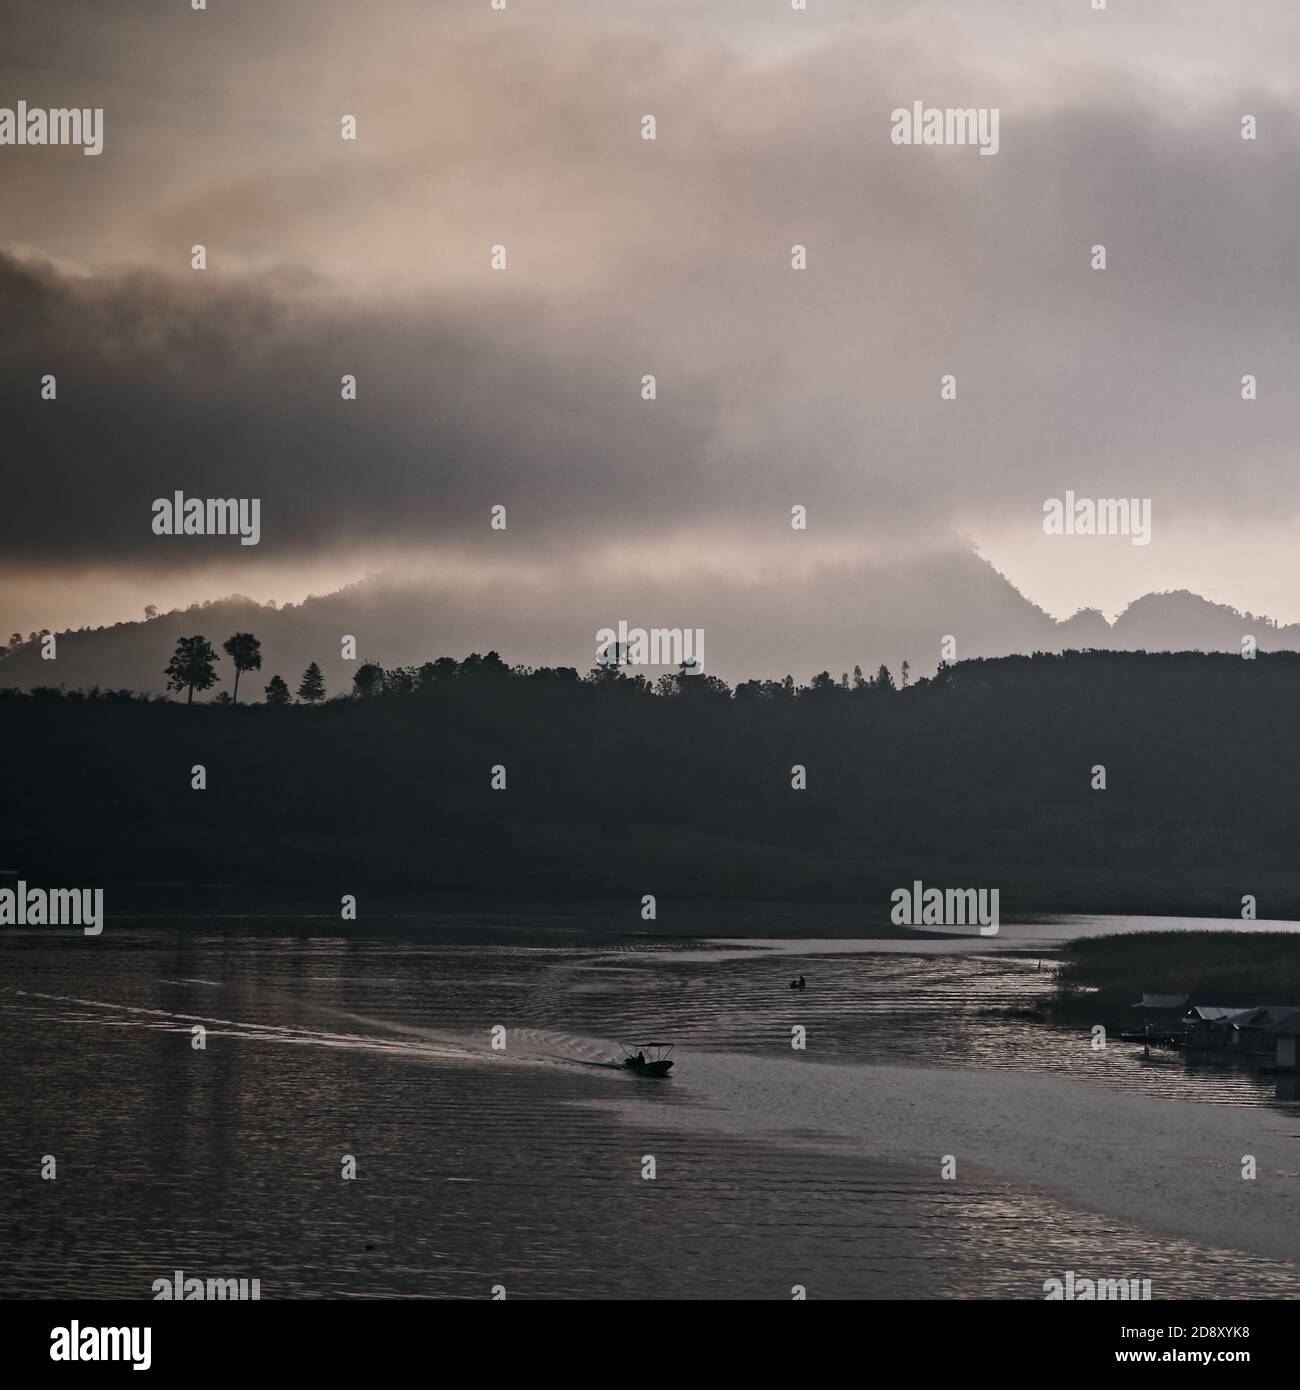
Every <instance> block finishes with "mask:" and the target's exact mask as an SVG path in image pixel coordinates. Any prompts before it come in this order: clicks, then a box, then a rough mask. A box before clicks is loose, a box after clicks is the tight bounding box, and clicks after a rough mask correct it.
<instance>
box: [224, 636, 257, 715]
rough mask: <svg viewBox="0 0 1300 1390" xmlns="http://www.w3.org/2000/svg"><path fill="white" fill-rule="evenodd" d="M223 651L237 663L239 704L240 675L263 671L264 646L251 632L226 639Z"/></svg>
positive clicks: (237, 700)
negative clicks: (247, 672)
mask: <svg viewBox="0 0 1300 1390" xmlns="http://www.w3.org/2000/svg"><path fill="white" fill-rule="evenodd" d="M221 649H222V651H224V652H225V653H226V655H227V656H228V657H229V658H230V659H231V661H233V662H234V663H235V703H236V704H238V703H239V674H240V672H241V671H260V670H261V669H262V644H261V643H260V642H259V641H258V640H257V638H256V637H254V636H253V634H252V633H251V632H237V633H235V635H234V636H233V637H227V638H226V640H225V641H224V642H223V643H222V644H221Z"/></svg>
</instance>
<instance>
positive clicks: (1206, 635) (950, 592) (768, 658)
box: [0, 551, 1300, 700]
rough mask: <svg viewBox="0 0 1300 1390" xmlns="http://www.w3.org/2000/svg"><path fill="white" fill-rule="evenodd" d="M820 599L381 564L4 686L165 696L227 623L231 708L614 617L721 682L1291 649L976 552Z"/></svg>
mask: <svg viewBox="0 0 1300 1390" xmlns="http://www.w3.org/2000/svg"><path fill="white" fill-rule="evenodd" d="M688 590H689V597H688V596H687V595H688ZM818 592H819V594H829V595H830V596H831V601H830V602H826V603H823V604H822V606H821V607H819V608H817V609H815V610H812V611H810V610H809V608H808V605H807V602H806V600H805V599H804V598H803V597H802V595H801V591H800V586H799V585H798V584H797V583H791V582H790V581H789V579H788V577H785V576H782V577H781V578H780V579H773V580H767V579H763V578H760V579H759V580H758V581H757V582H755V581H753V580H752V579H751V580H746V581H744V582H741V581H739V580H729V579H725V578H716V577H715V578H712V579H710V580H708V581H706V582H703V583H702V582H701V581H700V580H699V577H698V576H694V577H693V578H692V579H691V580H690V581H689V582H688V581H687V580H686V579H685V577H679V576H676V575H674V574H672V573H665V574H664V575H662V576H658V577H655V578H653V579H651V580H649V581H647V580H646V578H645V577H644V576H637V577H636V578H635V579H629V580H628V581H627V583H626V585H625V586H624V587H623V589H622V590H621V591H617V590H614V589H611V588H610V587H609V586H605V587H604V588H603V589H602V590H601V591H599V592H597V591H595V589H594V588H593V587H591V586H585V587H575V586H574V585H573V584H572V583H570V584H569V585H567V586H566V587H563V588H560V587H558V586H556V585H555V583H554V581H546V580H541V581H539V582H538V583H537V584H534V585H531V586H529V587H528V588H527V589H526V590H525V591H523V592H521V591H520V586H519V584H518V582H517V581H516V580H513V579H511V580H507V579H505V578H502V579H500V580H495V581H484V582H483V583H482V584H480V585H479V586H477V587H476V589H475V590H474V593H473V598H472V600H467V598H466V596H465V593H464V592H463V590H454V589H453V588H452V587H451V586H449V585H447V584H446V583H445V582H442V581H439V580H438V579H437V578H434V577H429V576H427V575H424V576H422V575H419V574H413V573H409V572H404V573H396V572H390V573H382V574H377V575H374V576H371V577H369V578H367V579H364V580H361V581H359V582H358V583H355V584H352V585H349V586H347V587H345V588H342V589H339V590H337V591H335V592H333V593H329V594H324V595H320V596H312V597H309V598H307V599H305V600H304V601H303V602H301V603H297V604H285V605H283V606H280V607H277V606H274V605H273V604H269V603H268V604H261V603H257V602H255V601H254V600H252V599H248V598H244V597H241V596H238V595H232V596H229V597H225V598H220V599H215V600H213V601H211V602H207V603H203V604H195V605H192V606H191V607H189V608H185V609H176V610H174V611H172V612H168V613H162V614H159V615H157V616H155V617H153V618H151V619H147V620H146V619H143V618H142V619H140V620H139V621H133V622H122V623H117V624H115V625H113V626H111V627H101V628H93V629H91V628H85V629H81V630H79V631H69V632H60V633H57V634H56V636H57V650H56V658H55V659H54V660H44V659H42V657H41V654H40V645H39V644H31V643H30V642H28V643H24V644H23V645H21V646H19V647H17V648H16V649H11V650H9V651H8V653H7V654H6V655H5V656H3V657H0V686H10V687H15V688H18V689H30V688H32V687H33V686H63V687H66V688H67V689H78V688H90V687H92V686H100V687H108V688H128V689H131V690H136V691H140V692H152V691H157V692H161V691H162V689H163V686H164V677H163V669H164V667H165V666H166V664H167V662H168V660H169V658H170V656H171V654H172V651H173V650H174V648H175V645H176V642H177V640H178V639H179V638H180V637H182V636H191V635H193V634H195V633H200V634H202V635H204V636H206V637H207V638H208V639H209V640H210V641H211V642H212V643H213V645H214V646H216V647H217V648H218V649H219V648H220V644H221V642H222V641H224V640H225V638H227V637H228V636H229V635H230V634H231V633H233V632H236V631H251V632H253V633H254V634H255V635H256V636H257V637H258V638H259V639H260V640H261V643H262V654H263V664H262V669H261V671H260V672H255V673H253V674H252V675H251V676H249V677H247V678H246V679H245V680H244V681H243V682H242V684H241V689H240V698H241V700H256V699H260V698H261V697H262V688H263V686H265V684H266V682H267V681H269V680H270V678H271V676H272V675H275V674H279V675H281V676H283V677H284V679H285V680H286V681H288V683H289V685H290V686H291V688H293V689H296V688H297V683H298V680H299V678H300V677H301V674H302V672H303V670H304V669H305V668H306V666H307V665H308V664H309V663H310V662H312V661H315V662H317V663H318V664H319V665H320V667H321V669H322V670H323V672H324V674H325V679H326V684H327V688H328V690H329V692H330V693H331V694H336V693H340V692H342V691H346V690H348V689H350V688H351V681H352V675H353V673H354V672H355V670H356V669H357V665H358V662H360V661H366V660H373V661H377V662H379V663H380V664H381V665H383V666H385V667H391V666H398V665H411V664H418V663H420V662H422V661H425V660H429V659H432V658H434V657H438V656H461V655H464V654H465V653H467V652H469V651H471V650H477V651H486V650H489V649H495V650H497V651H498V652H500V653H501V655H502V657H503V658H504V659H505V660H506V661H507V662H510V663H519V664H523V665H530V666H573V667H575V668H577V669H578V670H579V671H586V670H588V669H589V668H590V667H591V666H592V664H593V662H594V654H595V648H596V640H595V634H596V632H597V630H598V629H599V628H601V627H604V626H607V625H608V626H616V625H617V623H618V621H619V620H620V619H625V620H626V621H627V622H628V623H629V624H630V625H633V626H638V625H639V626H643V627H651V626H663V627H678V626H681V627H685V626H689V627H699V628H702V629H703V630H704V632H705V636H706V646H705V662H704V665H705V669H706V670H707V671H708V672H710V673H711V674H713V675H717V676H721V677H722V678H723V679H726V680H729V681H731V682H733V683H734V682H737V681H740V680H745V679H750V678H762V679H780V678H781V677H783V676H785V675H786V674H792V675H794V677H795V678H796V680H799V681H806V680H808V679H809V678H810V677H811V676H812V675H813V674H815V673H816V672H818V671H820V670H829V671H830V672H831V674H832V675H833V676H835V677H837V678H838V676H839V675H840V674H841V673H842V672H844V671H851V670H852V669H853V667H854V666H855V665H860V666H861V667H862V668H863V669H864V670H865V671H868V672H869V671H873V670H875V669H876V667H878V666H879V665H881V664H882V663H883V664H885V665H887V666H889V667H890V668H891V669H892V670H893V671H894V672H895V673H897V672H898V669H899V667H900V666H901V664H902V662H903V661H904V660H906V661H907V662H908V663H909V665H910V667H911V669H912V671H913V673H914V674H915V675H916V676H918V677H919V676H925V675H929V674H931V673H932V672H933V671H934V670H935V668H936V666H937V665H938V662H939V660H940V656H941V643H942V641H943V639H944V638H945V637H947V636H951V637H952V638H953V639H954V641H955V648H956V651H955V655H956V658H957V659H958V660H966V659H970V658H975V657H996V656H1006V655H1014V654H1017V653H1028V652H1034V651H1044V652H1053V651H1065V650H1072V649H1088V648H1105V649H1110V650H1117V651H1137V650H1147V651H1226V652H1239V651H1240V650H1241V643H1242V638H1243V636H1245V635H1247V634H1249V635H1252V636H1254V638H1255V640H1256V642H1257V644H1258V647H1259V650H1261V651H1280V650H1295V649H1297V648H1300V624H1290V625H1287V626H1280V625H1278V624H1276V623H1274V622H1273V620H1271V619H1269V618H1266V617H1262V616H1259V615H1254V614H1250V613H1240V612H1238V611H1237V610H1236V609H1234V608H1231V607H1228V606H1227V605H1224V604H1218V603H1212V602H1210V601H1209V600H1207V599H1204V598H1202V597H1200V596H1198V595H1196V594H1193V593H1190V592H1188V591H1187V590H1176V591H1173V592H1167V593H1150V594H1146V595H1144V596H1142V597H1141V598H1139V599H1137V600H1135V601H1134V602H1133V603H1131V604H1130V605H1129V607H1128V608H1127V609H1126V610H1125V611H1124V612H1123V613H1121V614H1120V615H1119V616H1118V618H1117V619H1116V620H1115V622H1114V623H1109V622H1107V620H1106V618H1105V617H1104V616H1103V614H1101V613H1100V612H1099V611H1097V610H1095V609H1081V610H1080V611H1079V612H1077V613H1075V614H1074V615H1073V616H1072V617H1070V618H1068V619H1065V620H1064V621H1058V620H1056V619H1054V618H1053V617H1051V615H1050V614H1048V613H1046V612H1045V611H1044V610H1043V609H1041V608H1039V607H1038V606H1037V605H1036V604H1034V603H1033V602H1031V601H1030V600H1029V599H1028V598H1026V597H1025V596H1024V595H1023V594H1022V593H1021V592H1020V591H1019V590H1018V589H1017V588H1016V587H1015V585H1013V584H1012V583H1011V582H1010V581H1009V580H1008V579H1007V578H1006V577H1005V576H1003V575H1002V574H1000V573H999V572H998V571H997V570H996V569H995V568H994V567H993V565H992V564H990V563H989V562H988V561H987V560H985V559H984V558H982V557H981V556H979V555H977V554H975V553H974V552H973V551H961V552H954V551H945V552H939V553H936V554H933V555H930V556H926V557H924V558H923V559H920V560H916V561H913V562H910V563H906V564H903V565H896V564H895V565H885V564H874V565H873V564H869V563H862V564H856V565H841V566H837V567H830V566H828V567H826V568H824V569H823V570H822V571H821V572H820V574H819V581H818ZM487 615H491V616H490V617H488V616H487ZM345 635H350V636H353V637H355V638H356V646H357V659H358V660H357V661H353V662H349V661H344V660H343V659H342V656H341V642H342V638H343V637H344V636H345ZM773 653H776V654H777V655H775V656H774V655H773ZM217 669H218V673H219V674H220V675H221V677H222V680H221V682H220V683H219V684H218V685H217V686H216V687H215V688H214V690H213V691H211V692H210V693H209V696H208V697H207V698H215V697H216V696H217V695H219V694H220V693H221V692H222V691H227V690H229V689H230V687H231V678H232V676H233V672H232V670H231V668H230V664H229V662H228V661H227V660H226V659H225V658H224V657H223V658H222V661H221V662H220V663H219V665H218V668H217Z"/></svg>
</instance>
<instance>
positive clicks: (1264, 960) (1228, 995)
mask: <svg viewBox="0 0 1300 1390" xmlns="http://www.w3.org/2000/svg"><path fill="white" fill-rule="evenodd" d="M1144 992H1146V993H1149V994H1190V995H1191V996H1192V1000H1193V1002H1194V1003H1200V1004H1213V1003H1216V1002H1218V1001H1219V999H1221V998H1222V999H1224V1000H1226V1001H1229V1002H1230V1001H1232V1000H1236V999H1240V998H1248V999H1249V1000H1250V1001H1251V1002H1253V1003H1257V1004H1292V1003H1294V1004H1297V1005H1300V933H1294V934H1293V933H1289V932H1269V931H1261V932H1259V933H1254V932H1246V931H1242V932H1132V933H1126V934H1124V935H1119V936H1096V937H1089V938H1086V939H1083V940H1079V941H1072V942H1070V943H1069V945H1068V946H1066V948H1065V952H1064V963H1063V965H1062V966H1061V968H1060V970H1059V971H1058V974H1057V997H1056V999H1055V1001H1054V1004H1053V1011H1054V1012H1056V1013H1060V1014H1062V1015H1064V1016H1068V1017H1081V1016H1083V1015H1087V1016H1088V1017H1089V1018H1090V1019H1092V1020H1093V1021H1099V1020H1106V1021H1114V1022H1118V1023H1122V1024H1126V1025H1129V1026H1132V1025H1134V1024H1135V1023H1136V1022H1137V1020H1138V1017H1139V1016H1138V1014H1137V1013H1136V1012H1135V1011H1134V1010H1133V1009H1132V1008H1131V1007H1130V1005H1132V1004H1135V1003H1136V1002H1137V1001H1138V1000H1139V999H1141V997H1142V995H1143V993H1144Z"/></svg>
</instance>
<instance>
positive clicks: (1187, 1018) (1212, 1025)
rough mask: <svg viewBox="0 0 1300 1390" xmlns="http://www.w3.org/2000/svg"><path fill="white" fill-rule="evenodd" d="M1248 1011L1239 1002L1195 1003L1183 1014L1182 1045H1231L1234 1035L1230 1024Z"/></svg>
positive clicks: (1248, 1010) (1209, 1046)
mask: <svg viewBox="0 0 1300 1390" xmlns="http://www.w3.org/2000/svg"><path fill="white" fill-rule="evenodd" d="M1250 1012H1251V1010H1250V1009H1248V1008H1242V1007H1241V1005H1240V1004H1197V1005H1195V1006H1194V1007H1193V1008H1191V1009H1189V1010H1188V1011H1187V1013H1185V1014H1184V1015H1183V1045H1184V1046H1185V1047H1205V1048H1220V1047H1231V1046H1232V1044H1233V1040H1234V1038H1235V1037H1236V1034H1235V1033H1234V1032H1233V1028H1232V1025H1233V1024H1234V1023H1235V1022H1236V1020H1237V1019H1239V1018H1242V1017H1244V1016H1245V1015H1246V1014H1248V1013H1250Z"/></svg>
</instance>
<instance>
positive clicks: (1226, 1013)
mask: <svg viewBox="0 0 1300 1390" xmlns="http://www.w3.org/2000/svg"><path fill="white" fill-rule="evenodd" d="M1251 1012H1253V1010H1251V1009H1243V1008H1242V1007H1241V1005H1240V1004H1233V1005H1225V1004H1197V1005H1196V1006H1195V1007H1194V1008H1193V1009H1191V1010H1190V1011H1189V1012H1188V1014H1187V1021H1188V1022H1189V1023H1191V1022H1193V1021H1194V1020H1195V1019H1200V1020H1201V1022H1202V1023H1228V1022H1231V1021H1234V1020H1235V1019H1236V1018H1237V1017H1238V1015H1240V1014H1248V1013H1251Z"/></svg>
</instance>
